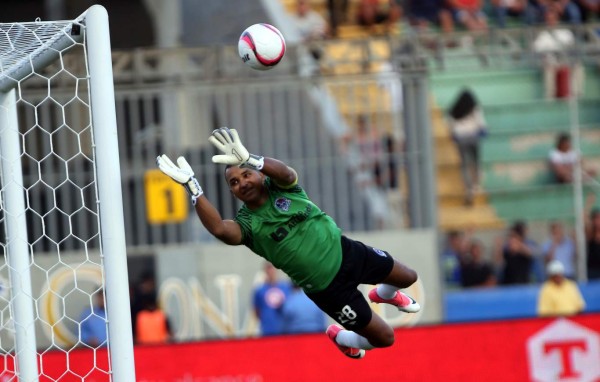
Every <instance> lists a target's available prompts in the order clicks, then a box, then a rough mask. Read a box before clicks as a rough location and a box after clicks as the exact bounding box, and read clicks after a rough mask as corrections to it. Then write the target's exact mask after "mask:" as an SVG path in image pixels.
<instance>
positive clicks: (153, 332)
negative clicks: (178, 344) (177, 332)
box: [135, 293, 172, 345]
mask: <svg viewBox="0 0 600 382" xmlns="http://www.w3.org/2000/svg"><path fill="white" fill-rule="evenodd" d="M142 306H143V307H142V310H140V311H139V313H138V314H137V317H136V325H135V327H136V332H135V342H136V343H138V344H142V345H153V344H162V343H166V342H168V341H170V340H171V337H172V335H171V325H170V323H169V319H168V318H167V315H166V314H165V313H164V312H163V310H162V309H160V308H159V307H158V303H157V301H156V294H154V293H150V294H148V295H145V296H144V300H143V302H142Z"/></svg>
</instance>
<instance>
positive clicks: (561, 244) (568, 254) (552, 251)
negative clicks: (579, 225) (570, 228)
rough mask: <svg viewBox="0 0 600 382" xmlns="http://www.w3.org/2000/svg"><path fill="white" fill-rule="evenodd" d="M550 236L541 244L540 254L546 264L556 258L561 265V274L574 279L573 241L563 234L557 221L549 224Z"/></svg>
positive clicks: (562, 229)
mask: <svg viewBox="0 0 600 382" xmlns="http://www.w3.org/2000/svg"><path fill="white" fill-rule="evenodd" d="M549 230H550V238H549V239H548V240H546V241H545V242H544V243H543V244H542V255H543V257H544V260H545V262H546V264H549V263H550V262H551V261H552V260H558V261H560V262H561V264H562V265H563V268H564V270H563V275H564V276H566V277H568V278H570V279H575V276H576V272H575V242H574V241H573V240H572V239H571V238H570V237H569V236H567V235H566V234H565V230H564V228H563V226H562V224H560V223H559V222H552V223H550V226H549Z"/></svg>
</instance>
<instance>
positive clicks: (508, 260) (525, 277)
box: [495, 228, 533, 285]
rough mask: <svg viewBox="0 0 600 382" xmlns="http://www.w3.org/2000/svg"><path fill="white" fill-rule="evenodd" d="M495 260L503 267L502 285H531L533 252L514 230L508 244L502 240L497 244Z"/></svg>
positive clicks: (508, 238) (507, 241)
mask: <svg viewBox="0 0 600 382" xmlns="http://www.w3.org/2000/svg"><path fill="white" fill-rule="evenodd" d="M495 258H496V262H497V263H499V264H502V266H503V269H502V277H501V282H502V284H504V285H512V284H527V283H529V281H530V277H531V275H530V274H531V264H532V262H533V252H532V251H531V249H530V248H529V247H528V246H527V244H525V242H524V240H523V238H522V237H521V235H519V233H518V232H516V231H515V230H514V228H511V229H510V230H509V232H508V236H507V238H506V242H504V241H503V240H502V239H500V240H498V241H497V242H496V249H495Z"/></svg>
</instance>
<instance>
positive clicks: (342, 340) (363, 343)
mask: <svg viewBox="0 0 600 382" xmlns="http://www.w3.org/2000/svg"><path fill="white" fill-rule="evenodd" d="M335 341H336V342H337V343H338V344H340V345H342V346H349V347H351V348H358V349H364V350H371V349H374V348H375V346H373V345H371V344H370V343H369V341H367V339H366V338H365V337H363V336H361V335H360V334H356V333H354V332H351V331H350V330H342V331H340V332H339V333H338V335H337V337H335Z"/></svg>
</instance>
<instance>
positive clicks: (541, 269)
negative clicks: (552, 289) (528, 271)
mask: <svg viewBox="0 0 600 382" xmlns="http://www.w3.org/2000/svg"><path fill="white" fill-rule="evenodd" d="M512 229H513V230H514V231H515V232H516V233H517V234H518V235H519V236H521V239H522V240H523V242H524V243H525V245H527V247H529V249H530V250H531V253H532V257H533V263H532V271H533V276H534V277H535V281H536V282H540V283H541V282H544V280H546V271H545V268H546V263H545V261H544V258H543V256H542V251H541V249H540V246H539V245H538V243H537V242H536V241H535V240H533V239H531V238H530V237H529V228H528V227H527V223H526V222H525V221H524V220H517V221H515V222H514V223H513V226H512Z"/></svg>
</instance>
